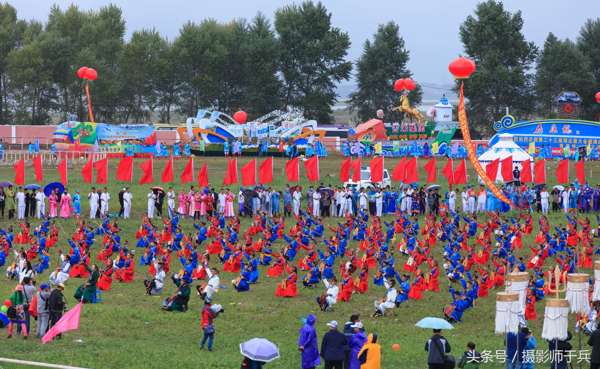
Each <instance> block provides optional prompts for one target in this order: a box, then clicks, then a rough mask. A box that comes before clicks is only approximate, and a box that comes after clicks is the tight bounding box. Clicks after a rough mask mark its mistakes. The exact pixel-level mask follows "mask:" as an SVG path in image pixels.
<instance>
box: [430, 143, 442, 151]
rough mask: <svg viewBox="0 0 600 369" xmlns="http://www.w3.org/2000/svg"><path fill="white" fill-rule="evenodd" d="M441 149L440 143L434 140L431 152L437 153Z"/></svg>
mask: <svg viewBox="0 0 600 369" xmlns="http://www.w3.org/2000/svg"><path fill="white" fill-rule="evenodd" d="M439 151H440V149H439V147H438V143H437V142H434V143H432V144H431V153H432V154H437V153H438V152H439Z"/></svg>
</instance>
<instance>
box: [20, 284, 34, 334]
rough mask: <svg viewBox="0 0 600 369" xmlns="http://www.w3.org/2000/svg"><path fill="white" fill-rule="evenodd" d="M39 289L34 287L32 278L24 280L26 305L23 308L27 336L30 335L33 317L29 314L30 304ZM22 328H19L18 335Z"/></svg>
mask: <svg viewBox="0 0 600 369" xmlns="http://www.w3.org/2000/svg"><path fill="white" fill-rule="evenodd" d="M36 291H37V288H35V286H34V285H33V280H32V279H31V277H25V278H23V293H24V294H25V304H23V307H24V309H25V326H26V327H27V334H29V331H30V327H31V315H30V314H29V304H31V302H32V301H33V298H34V297H35V293H36ZM19 328H20V327H17V333H21V329H19Z"/></svg>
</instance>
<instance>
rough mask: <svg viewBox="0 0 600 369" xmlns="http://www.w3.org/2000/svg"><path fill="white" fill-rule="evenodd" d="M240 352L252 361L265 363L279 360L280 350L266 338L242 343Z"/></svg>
mask: <svg viewBox="0 0 600 369" xmlns="http://www.w3.org/2000/svg"><path fill="white" fill-rule="evenodd" d="M240 352H241V354H242V355H244V356H246V357H248V358H250V359H251V360H254V361H263V362H265V363H268V362H269V361H273V360H275V359H277V358H279V348H278V347H277V346H275V344H274V343H273V342H271V341H269V340H266V339H264V338H253V339H251V340H250V341H246V342H244V343H240Z"/></svg>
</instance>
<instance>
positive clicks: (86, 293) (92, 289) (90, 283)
mask: <svg viewBox="0 0 600 369" xmlns="http://www.w3.org/2000/svg"><path fill="white" fill-rule="evenodd" d="M79 265H80V266H82V267H84V268H85V269H87V271H88V272H89V276H88V280H87V282H85V283H84V284H83V285H81V286H79V288H77V292H75V295H74V297H75V299H77V301H81V299H82V298H83V302H93V301H94V295H95V294H96V290H97V288H96V284H97V283H98V278H100V272H99V271H98V266H97V265H96V264H93V265H92V268H91V269H90V267H89V266H87V265H86V264H85V263H84V262H83V261H80V262H79Z"/></svg>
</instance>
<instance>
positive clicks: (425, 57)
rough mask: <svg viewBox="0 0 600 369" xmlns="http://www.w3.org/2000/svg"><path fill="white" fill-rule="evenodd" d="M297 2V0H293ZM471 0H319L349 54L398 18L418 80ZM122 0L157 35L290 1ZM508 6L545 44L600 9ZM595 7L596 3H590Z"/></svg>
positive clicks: (23, 1) (448, 46)
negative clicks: (550, 36) (346, 43)
mask: <svg viewBox="0 0 600 369" xmlns="http://www.w3.org/2000/svg"><path fill="white" fill-rule="evenodd" d="M5 1H8V2H9V3H10V4H11V5H13V6H14V7H16V9H17V13H18V17H19V18H21V19H26V20H31V19H36V20H43V21H46V20H47V19H48V13H49V11H50V7H51V5H52V4H53V3H55V4H58V5H59V6H60V7H61V8H63V9H66V8H67V7H69V6H70V5H71V4H72V3H73V4H75V5H77V6H79V7H80V8H81V9H84V10H92V9H93V10H98V9H99V8H100V7H101V6H103V5H107V4H110V3H111V1H110V0H54V1H53V0H5ZM296 2H297V3H300V2H301V1H296ZM478 2H479V1H474V0H421V1H418V0H416V1H414V0H413V1H403V0H370V1H365V0H344V1H342V0H324V1H323V3H324V4H325V6H326V7H327V9H328V10H329V11H330V12H331V13H332V23H333V26H334V27H338V28H340V29H341V30H342V31H344V32H348V34H349V36H350V41H351V42H352V46H351V48H350V50H349V52H348V60H351V61H355V60H356V59H357V58H358V57H359V56H360V55H361V53H362V47H363V43H364V41H365V40H366V39H367V38H372V36H373V33H374V32H375V31H376V30H377V26H378V25H379V24H384V23H387V22H389V21H391V20H393V21H394V22H396V23H398V24H399V25H400V33H401V36H402V37H403V38H404V41H405V45H406V48H407V49H408V50H409V51H410V61H409V63H408V68H409V69H410V70H411V71H412V72H413V75H414V76H413V78H414V80H415V81H417V82H419V83H421V84H437V85H447V84H451V83H452V81H453V79H452V75H451V74H450V72H449V71H448V64H449V63H450V62H451V61H452V60H454V59H455V58H457V57H458V56H459V55H460V54H461V53H462V52H463V49H462V44H461V43H460V40H459V35H458V28H459V25H460V24H461V23H462V22H463V21H464V20H465V19H466V17H467V16H469V15H470V14H473V10H474V9H475V7H476V5H477V3H478ZM112 3H114V4H116V5H117V6H119V7H121V9H122V10H123V17H124V19H125V20H126V26H127V35H126V38H127V39H128V38H129V37H130V36H131V33H132V32H133V31H135V30H139V29H142V28H149V29H151V28H156V30H157V31H159V32H160V33H161V34H162V35H163V36H166V37H169V38H171V39H172V38H175V37H177V35H178V34H179V29H180V27H181V25H182V24H184V23H186V22H187V21H189V20H191V21H195V22H200V21H201V20H202V19H204V18H214V19H216V20H218V21H220V22H228V21H231V20H232V19H234V18H248V19H251V18H252V17H253V16H254V15H256V13H257V12H258V11H262V12H263V13H264V14H265V15H267V16H268V17H269V18H270V19H271V20H272V19H273V16H274V12H275V10H276V9H278V8H280V7H282V6H285V5H288V4H292V3H293V1H292V0H288V1H285V0H251V1H247V0H246V1H244V0H218V1H212V0H195V1H194V0H168V1H165V0H121V1H116V0H113V1H112ZM503 3H504V7H505V9H506V10H508V11H510V12H513V13H514V12H516V11H518V10H521V12H522V16H523V20H524V27H523V33H524V34H525V38H526V40H527V41H533V42H535V44H536V45H538V46H539V47H540V49H541V48H542V47H543V44H544V41H545V39H546V37H547V36H548V33H549V32H552V33H554V35H556V36H557V37H558V38H559V39H564V38H570V39H573V40H575V39H576V38H577V37H578V35H579V30H580V29H581V26H582V25H583V23H584V22H585V20H586V19H588V18H597V17H600V12H598V10H600V6H599V3H598V0H578V1H576V2H568V1H564V0H546V1H542V0H505V1H503ZM594 10H595V11H594Z"/></svg>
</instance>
